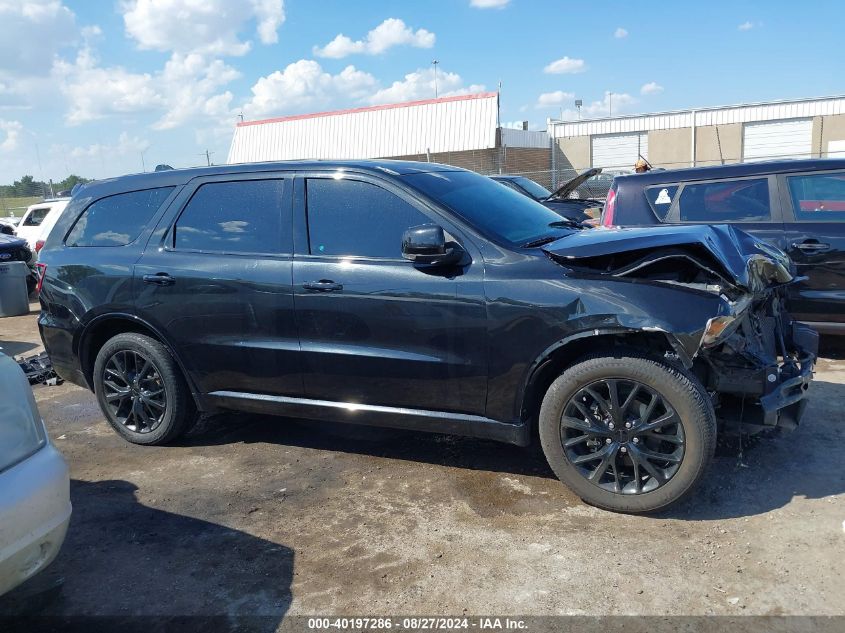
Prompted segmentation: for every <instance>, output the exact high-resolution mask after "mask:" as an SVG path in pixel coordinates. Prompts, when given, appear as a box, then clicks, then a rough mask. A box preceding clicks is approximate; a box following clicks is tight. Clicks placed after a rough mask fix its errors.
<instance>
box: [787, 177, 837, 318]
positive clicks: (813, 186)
mask: <svg viewBox="0 0 845 633" xmlns="http://www.w3.org/2000/svg"><path fill="white" fill-rule="evenodd" d="M779 184H780V191H781V203H782V205H783V208H784V219H785V223H784V232H785V235H784V241H785V242H786V245H785V247H784V250H785V251H786V252H787V253H788V254H789V256H790V258H792V260H793V261H794V262H795V264H796V266H797V269H798V274H799V275H800V276H802V277H806V279H805V280H803V281H799V282H798V283H797V284H795V285H794V286H793V287H792V288H791V294H790V311H791V312H792V315H793V316H794V317H795V318H797V319H800V320H802V321H809V322H815V323H832V324H842V325H843V326H845V172H843V171H831V172H812V173H806V174H794V175H793V174H790V175H788V176H781V177H780V183H779Z"/></svg>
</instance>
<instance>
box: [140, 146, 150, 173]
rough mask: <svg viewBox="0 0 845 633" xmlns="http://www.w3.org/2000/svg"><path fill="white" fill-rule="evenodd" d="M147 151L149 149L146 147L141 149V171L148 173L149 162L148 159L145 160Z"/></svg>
mask: <svg viewBox="0 0 845 633" xmlns="http://www.w3.org/2000/svg"><path fill="white" fill-rule="evenodd" d="M147 149H149V148H147ZM146 151H147V150H146V149H145V150H141V171H142V172H143V173H145V174H146V173H147V163H146V161H144V153H145V152H146Z"/></svg>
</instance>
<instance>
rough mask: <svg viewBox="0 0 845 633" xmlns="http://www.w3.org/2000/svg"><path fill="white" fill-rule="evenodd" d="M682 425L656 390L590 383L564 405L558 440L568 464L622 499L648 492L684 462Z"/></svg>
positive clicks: (628, 383)
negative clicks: (625, 496)
mask: <svg viewBox="0 0 845 633" xmlns="http://www.w3.org/2000/svg"><path fill="white" fill-rule="evenodd" d="M684 438H685V434H684V425H683V422H682V421H681V419H680V417H679V416H678V414H677V412H676V411H675V410H674V409H673V408H672V406H671V405H670V404H669V403H668V402H667V401H666V399H665V398H664V397H663V396H662V395H660V394H659V393H658V392H657V391H655V390H654V389H652V388H651V387H649V386H648V385H645V384H643V383H641V382H638V381H636V380H630V379H624V378H606V379H602V380H598V381H596V382H593V383H590V384H589V385H587V386H585V387H583V388H582V389H580V390H579V391H578V392H576V393H575V394H574V395H573V396H572V397H571V398H570V399H569V401H568V402H567V403H566V405H565V406H564V410H563V415H562V416H561V420H560V439H561V443H562V446H563V448H564V453H565V455H566V458H567V459H568V460H569V462H570V463H571V464H572V465H573V466H575V467H576V468H577V470H578V472H579V473H581V475H582V476H583V477H584V478H585V479H586V480H587V481H589V482H590V483H592V484H593V485H596V486H598V487H599V488H602V489H604V490H607V491H610V492H615V493H621V494H642V493H646V492H651V491H652V490H655V489H656V488H658V487H660V486H662V485H664V484H665V483H666V482H668V481H669V480H670V479H671V478H672V477H673V476H674V475H675V473H676V472H677V471H678V468H679V466H680V464H681V462H682V461H683V458H684Z"/></svg>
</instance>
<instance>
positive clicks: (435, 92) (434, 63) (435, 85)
mask: <svg viewBox="0 0 845 633" xmlns="http://www.w3.org/2000/svg"><path fill="white" fill-rule="evenodd" d="M439 63H440V62H439V61H437V60H436V59H434V60H432V61H431V65H432V66H434V98H435V99H436V98H437V64H439Z"/></svg>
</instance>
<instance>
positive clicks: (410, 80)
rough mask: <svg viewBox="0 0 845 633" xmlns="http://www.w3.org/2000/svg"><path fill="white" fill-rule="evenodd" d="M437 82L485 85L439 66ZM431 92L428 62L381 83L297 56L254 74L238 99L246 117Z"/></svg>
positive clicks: (459, 88) (458, 88)
mask: <svg viewBox="0 0 845 633" xmlns="http://www.w3.org/2000/svg"><path fill="white" fill-rule="evenodd" d="M437 87H438V95H439V96H441V97H447V96H452V95H459V94H468V93H472V92H479V91H482V90H484V86H482V85H477V84H472V85H465V84H464V81H463V79H462V78H461V77H460V75H458V74H456V73H450V72H444V71H442V70H438V71H437ZM433 97H434V70H433V69H432V68H420V69H419V70H416V71H414V72H412V73H408V74H407V75H405V77H404V78H403V79H402V80H400V81H394V82H393V83H392V84H391V85H390V86H387V87H382V86H381V85H380V83H379V81H378V80H377V79H376V78H375V77H374V76H373V75H371V74H369V73H367V72H364V71H361V70H358V69H357V68H355V66H347V67H346V68H344V69H343V70H342V71H340V72H339V73H337V74H334V75H333V74H331V73H329V72H327V71H326V70H324V69H323V67H322V66H321V65H320V64H319V62H317V61H315V60H313V59H300V60H299V61H297V62H294V63H292V64H289V65H288V66H287V67H285V69H284V70H277V71H276V72H274V73H271V74H269V75H267V76H266V77H261V78H259V79H258V81H256V82H255V84H254V85H253V86H252V98H251V99H249V101H247V102H246V103H245V104H244V105H243V112H244V114H245V115H246V116H247V118H260V117H262V116H273V115H275V116H283V115H289V114H298V113H303V112H314V111H316V110H326V109H331V108H341V107H349V106H350V105H376V104H382V103H396V102H401V101H415V100H420V99H430V98H433Z"/></svg>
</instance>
